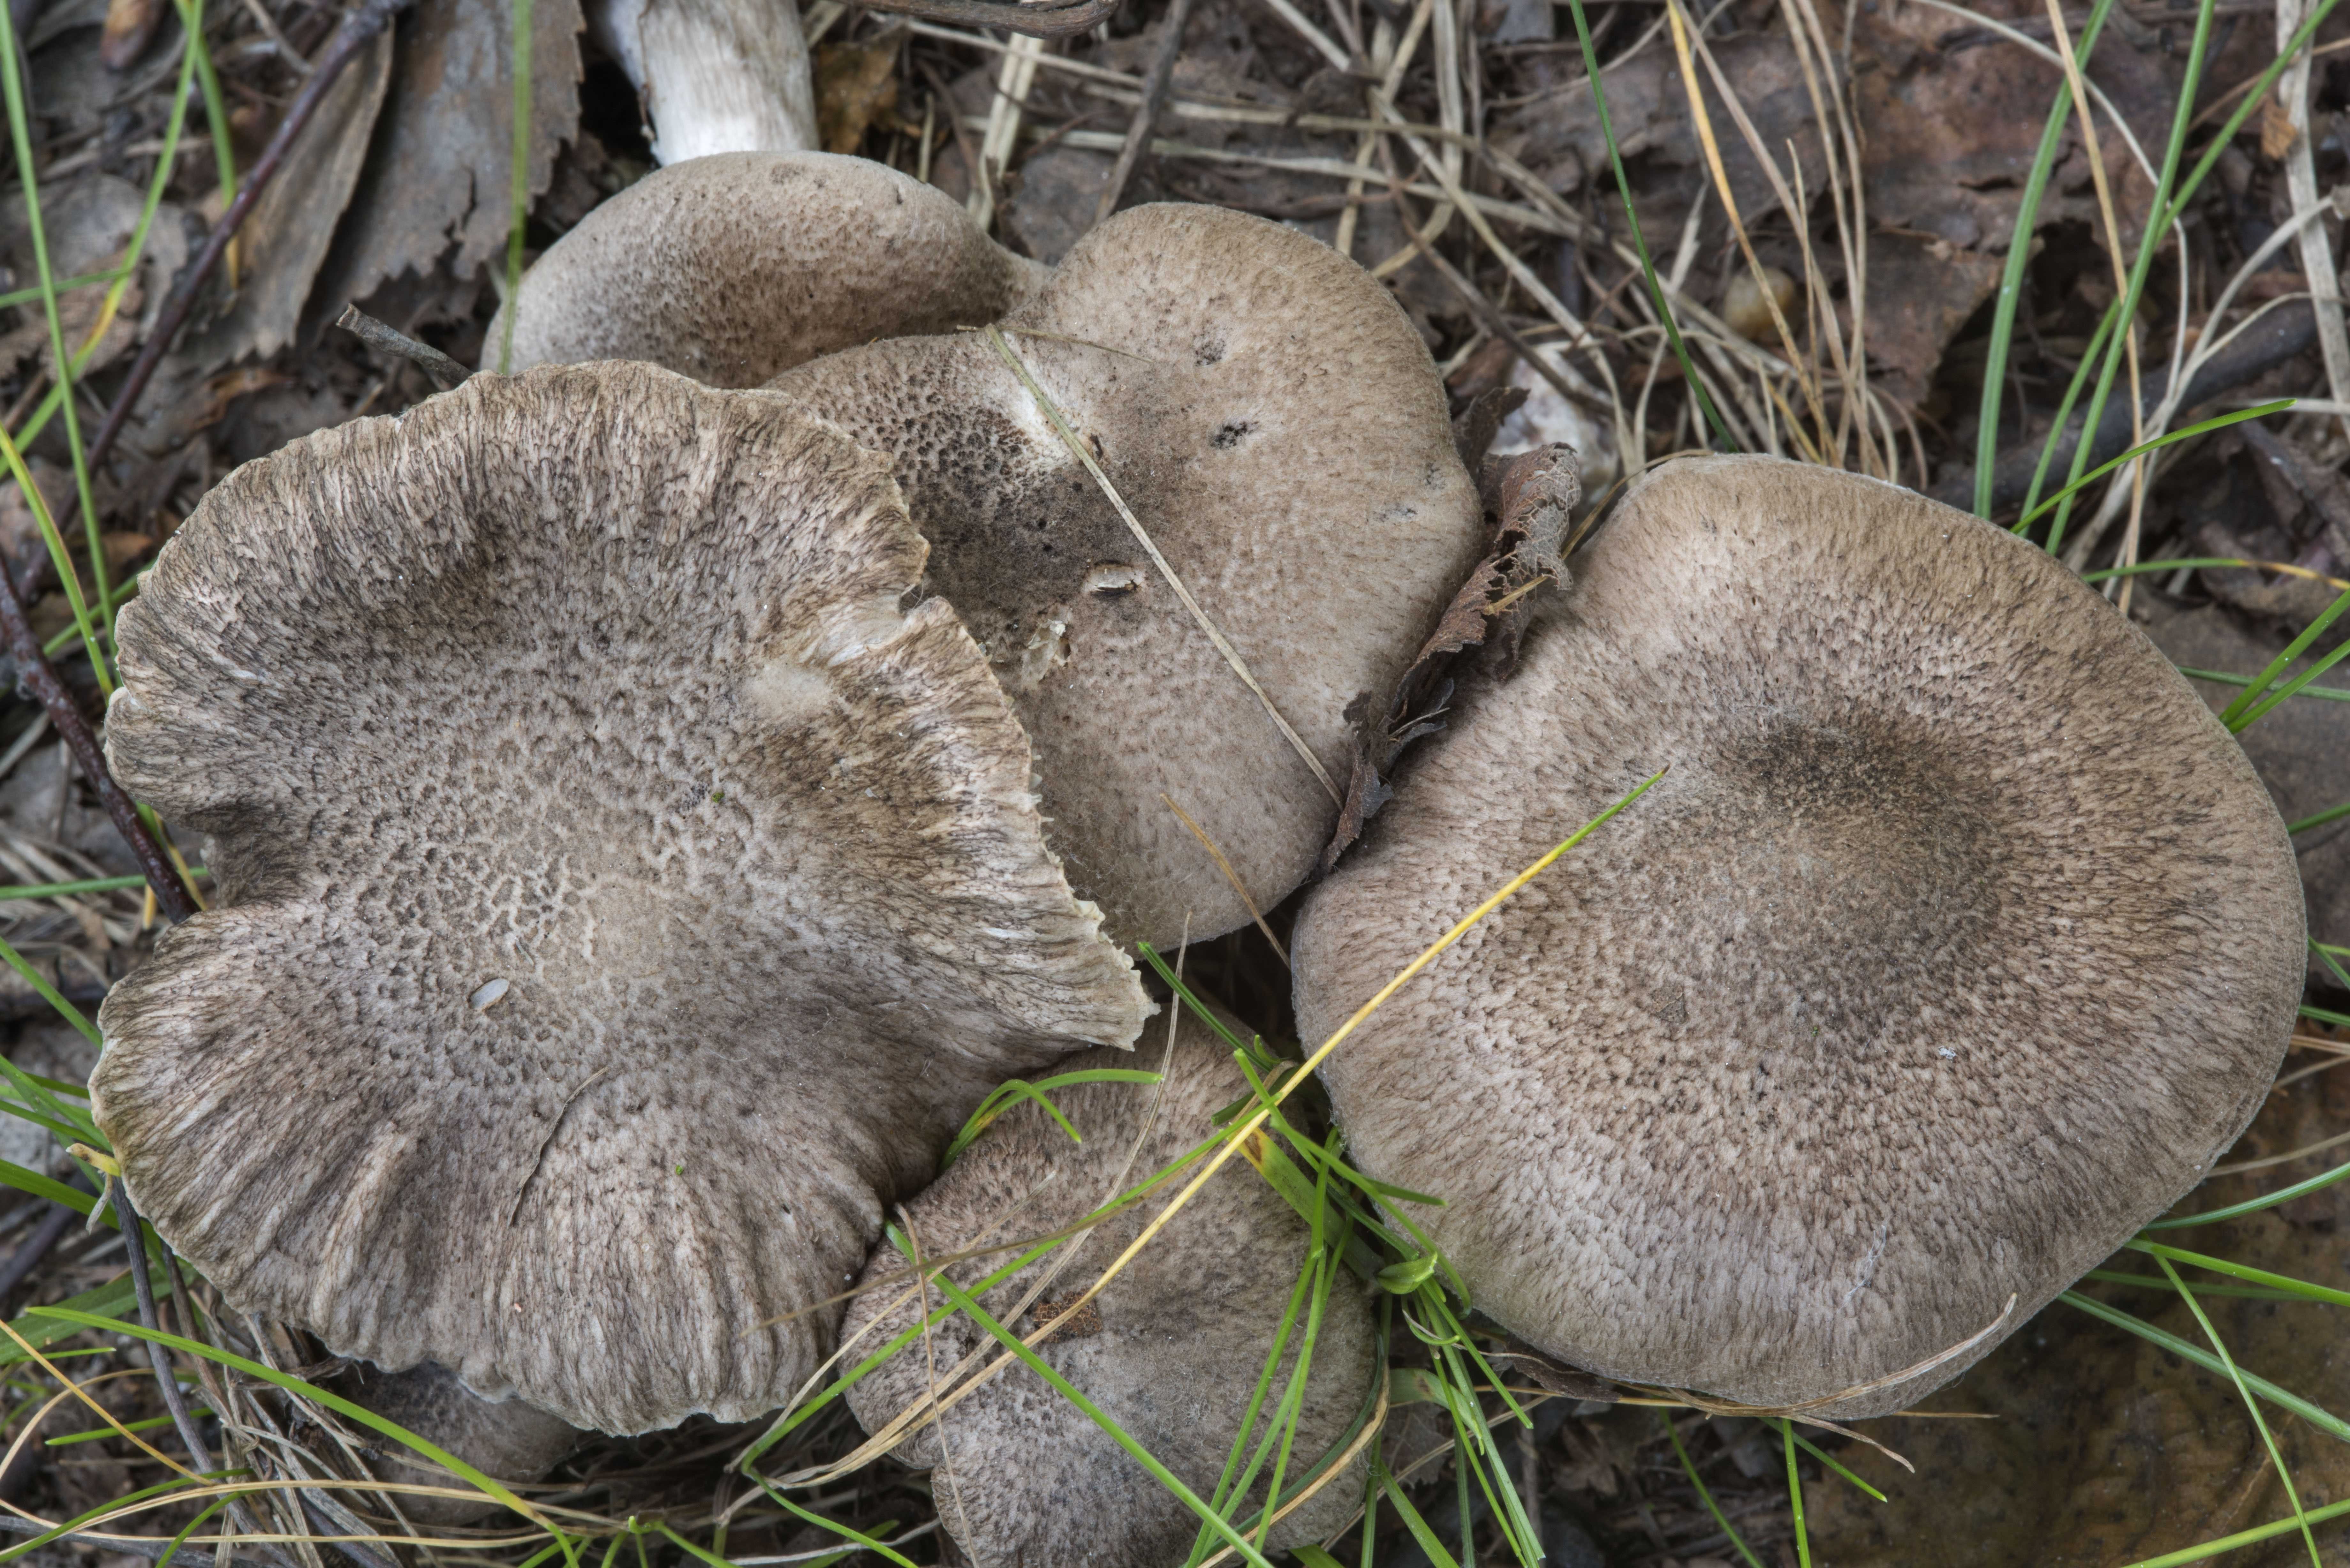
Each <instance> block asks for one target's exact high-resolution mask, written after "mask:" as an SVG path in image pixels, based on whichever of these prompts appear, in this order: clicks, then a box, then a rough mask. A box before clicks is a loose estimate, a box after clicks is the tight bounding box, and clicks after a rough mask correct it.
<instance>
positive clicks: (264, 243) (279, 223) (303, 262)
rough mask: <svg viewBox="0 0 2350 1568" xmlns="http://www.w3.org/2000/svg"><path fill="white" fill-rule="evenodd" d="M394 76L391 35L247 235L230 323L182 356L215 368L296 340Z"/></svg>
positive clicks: (357, 63)
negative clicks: (312, 290)
mask: <svg viewBox="0 0 2350 1568" xmlns="http://www.w3.org/2000/svg"><path fill="white" fill-rule="evenodd" d="M390 78H391V35H390V33H388V32H387V33H381V34H378V35H377V36H376V38H375V41H374V42H373V43H371V44H370V45H369V46H368V49H367V52H366V54H364V55H363V56H361V57H359V59H357V60H354V61H353V62H352V63H351V65H350V67H348V69H346V70H345V71H344V72H343V74H342V75H341V76H340V77H338V78H336V81H335V84H334V86H333V87H332V88H328V92H327V96H326V99H325V101H323V102H322V103H320V104H319V106H318V110H317V114H316V115H315V116H314V117H313V118H312V119H311V120H310V123H309V124H308V125H307V126H305V127H303V129H302V134H301V135H300V136H298V137H296V138H295V140H294V145H293V147H292V148H291V149H289V150H288V151H287V152H286V161H285V162H284V163H283V164H282V165H280V166H279V168H278V171H277V174H276V178H275V179H273V180H271V181H270V182H269V184H268V186H267V187H266V188H265V190H264V191H263V192H262V193H261V198H260V200H259V201H257V202H255V203H254V207H253V211H252V213H251V215H249V216H248V217H247V218H246V219H245V222H244V228H243V229H241V230H240V231H238V234H237V244H238V248H239V254H240V257H241V261H242V267H243V270H242V275H241V276H240V277H239V279H238V288H237V292H236V293H235V295H234V296H233V297H232V298H231V300H230V302H229V304H228V306H227V308H226V309H225V310H224V312H223V313H222V315H221V316H220V317H218V318H217V319H215V320H213V322H212V323H211V324H210V325H208V326H207V327H204V328H203V330H202V331H201V332H200V333H194V334H191V335H190V337H189V338H188V339H186V340H185V341H184V342H183V343H182V347H181V348H180V355H181V357H182V358H183V359H186V360H188V361H189V362H190V363H192V364H194V365H198V366H201V367H203V368H205V369H210V368H212V367H214V366H219V365H225V364H229V363H232V362H234V361H235V360H238V359H241V358H244V357H245V356H246V355H248V354H260V355H264V356H266V355H270V354H275V353H276V351H277V350H278V349H280V348H284V347H285V346H286V344H287V343H289V342H291V341H292V340H293V337H294V332H295V328H296V327H297V326H298V325H299V323H300V321H301V318H302V305H303V302H304V301H305V300H307V298H308V297H309V295H310V284H311V280H312V279H314V278H316V277H317V275H318V266H319V264H320V263H321V262H323V261H324V260H325V259H326V255H327V246H328V244H329V242H331V241H332V240H333V238H334V234H335V219H336V217H337V216H338V215H339V214H340V213H342V211H343V209H344V207H345V206H347V205H348V203H349V202H350V199H351V189H352V187H353V186H354V185H355V184H356V183H357V182H358V181H359V164H360V162H361V161H362V160H363V159H364V158H365V156H366V154H367V145H368V130H369V127H370V126H372V125H373V124H374V123H375V117H376V110H377V109H379V108H380V107H381V106H382V103H383V95H384V89H385V87H386V86H387V85H388V84H389V82H390Z"/></svg>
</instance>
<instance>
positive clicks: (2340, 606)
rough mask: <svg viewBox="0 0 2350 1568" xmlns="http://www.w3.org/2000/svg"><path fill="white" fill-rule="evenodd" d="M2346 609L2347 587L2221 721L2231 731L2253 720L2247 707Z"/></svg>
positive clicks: (2255, 679)
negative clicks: (2248, 715) (2248, 714)
mask: <svg viewBox="0 0 2350 1568" xmlns="http://www.w3.org/2000/svg"><path fill="white" fill-rule="evenodd" d="M2345 610H2350V589H2345V590H2344V591H2343V592H2342V593H2341V594H2339V595H2337V596H2335V597H2334V602H2333V603H2332V604H2330V605H2328V606H2326V607H2325V609H2324V612H2323V613H2321V614H2320V615H2319V616H2318V618H2316V619H2315V620H2314V621H2311V622H2310V623H2309V626H2308V628H2306V629H2305V630H2303V632H2302V634H2301V635H2300V636H2299V637H2296V638H2294V639H2293V640H2292V641H2291V642H2289V643H2287V644H2285V647H2284V651H2283V652H2282V653H2280V654H2278V655H2277V656H2276V657H2275V658H2274V659H2270V660H2269V662H2268V667H2267V668H2266V669H2264V670H2262V671H2261V672H2260V674H2258V675H2256V676H2254V677H2253V678H2252V683H2251V685H2250V686H2247V687H2245V688H2244V690H2243V691H2242V692H2241V693H2240V694H2239V695H2238V696H2237V698H2236V700H2235V701H2233V702H2230V703H2229V704H2228V705H2227V707H2225V708H2224V709H2222V710H2220V722H2221V723H2222V724H2225V725H2227V726H2228V728H2229V729H2230V731H2231V732H2232V731H2239V730H2241V729H2242V728H2243V727H2244V726H2245V725H2246V724H2248V723H2250V722H2251V720H2250V719H2248V718H2246V717H2245V716H2244V715H2245V713H2246V711H2248V710H2250V709H2251V707H2252V706H2253V705H2254V704H2256V703H2257V702H2259V701H2261V699H2262V697H2264V696H2266V695H2267V693H2268V689H2269V687H2270V686H2271V685H2272V683H2274V681H2275V680H2276V679H2277V677H2279V676H2280V675H2282V674H2283V673H2284V672H2285V671H2286V670H2290V669H2291V668H2293V661H2294V660H2295V659H2299V658H2300V657H2301V656H2302V655H2303V653H2306V652H2307V651H2308V650H2309V647H2310V645H2311V644H2312V643H2314V642H2315V641H2316V640H2317V639H2319V638H2320V637H2322V636H2324V633H2325V628H2327V627H2329V626H2332V625H2333V624H2334V622H2335V621H2336V620H2339V619H2340V618H2342V612H2343V611H2345ZM2345 647H2350V644H2345ZM2340 652H2341V650H2340V649H2335V651H2334V657H2337V658H2338V657H2339V656H2340ZM2329 662H2330V661H2329ZM2302 684H2303V685H2306V684H2308V682H2307V681H2306V680H2303V682H2302ZM2262 711H2266V710H2265V709H2264V710H2262Z"/></svg>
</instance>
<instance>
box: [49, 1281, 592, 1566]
mask: <svg viewBox="0 0 2350 1568" xmlns="http://www.w3.org/2000/svg"><path fill="white" fill-rule="evenodd" d="M27 1315H28V1316H32V1317H44V1318H51V1319H55V1320H56V1321H57V1322H60V1323H67V1324H75V1325H77V1326H78V1327H80V1328H95V1329H99V1330H102V1331H104V1332H105V1333H108V1334H130V1335H133V1336H134V1337H136V1338H139V1339H143V1340H146V1341H148V1342H150V1343H151V1344H154V1345H161V1346H163V1347H164V1348H165V1349H167V1350H176V1351H178V1352H179V1353H180V1354H181V1355H196V1356H202V1357H203V1359H205V1360H206V1361H210V1362H213V1363H215V1364H216V1365H218V1366H230V1367H234V1368H235V1369H236V1370H237V1371H239V1372H242V1373H244V1375H245V1376H248V1377H257V1378H259V1379H260V1380H261V1381H263V1382H264V1383H269V1384H274V1385H276V1386H277V1387H280V1388H284V1389H286V1390H288V1391H289V1392H292V1393H296V1394H299V1395H301V1396H303V1397H305V1398H307V1399H312V1400H315V1401H317V1403H318V1404H321V1405H324V1406H325V1407H327V1408H328V1409H329V1410H332V1411H334V1412H335V1414H337V1415H338V1416H340V1417H343V1418H344V1419H346V1420H350V1421H356V1422H358V1423H359V1425H360V1426H363V1427H366V1428H369V1429H370V1430H372V1431H377V1432H380V1433H382V1434H383V1435H384V1436H385V1437H387V1438H390V1439H391V1440H392V1441H394V1442H396V1443H398V1444H400V1446H401V1447H403V1448H406V1449H410V1450H411V1451H413V1452H415V1453H419V1454H421V1455H423V1456H424V1457H425V1458H426V1459H431V1460H432V1462H433V1463H434V1464H436V1465H439V1466H440V1467H441V1468H442V1469H445V1470H448V1471H450V1472H452V1474H455V1475H458V1476H462V1477H463V1479H464V1480H465V1482H466V1483H467V1484H468V1485H470V1486H472V1487H473V1489H474V1490H477V1491H480V1492H481V1493H483V1494H484V1496H486V1497H490V1498H494V1499H495V1500H496V1501H499V1502H501V1503H504V1505H505V1506H506V1507H508V1508H510V1509H512V1510H514V1511H515V1512H516V1513H518V1514H520V1515H522V1516H523V1517H524V1518H525V1519H527V1520H529V1521H531V1522H532V1523H534V1524H536V1525H537V1526H539V1528H541V1529H542V1530H545V1531H546V1532H547V1533H548V1534H550V1535H556V1536H560V1535H562V1533H563V1532H560V1531H558V1530H556V1529H555V1527H554V1526H553V1525H551V1524H549V1523H548V1522H547V1521H546V1518H545V1517H544V1516H543V1515H541V1514H540V1513H539V1511H537V1510H536V1508H534V1507H533V1506H532V1505H531V1504H529V1503H527V1502H525V1501H523V1500H522V1499H521V1498H519V1497H516V1496H515V1494H514V1492H513V1491H512V1490H509V1489H508V1488H507V1486H506V1485H505V1483H504V1481H501V1480H496V1479H494V1477H491V1476H487V1475H484V1474H483V1473H482V1472H481V1471H480V1470H477V1469H474V1468H473V1466H471V1465H469V1464H467V1463H466V1462H465V1461H464V1460H463V1459H459V1458H458V1457H457V1456H456V1455H454V1454H452V1453H451V1452H449V1451H448V1450H447V1449H442V1448H441V1447H439V1446H438V1445H437V1444H433V1443H430V1442H427V1441H426V1440H425V1439H423V1438H420V1437H418V1436H417V1435H416V1434H415V1433H413V1432H411V1431H410V1430H409V1429H408V1428H405V1427H402V1426H400V1425H397V1424H396V1423H394V1422H391V1421H388V1420H386V1419H385V1418H384V1417H381V1416H379V1415H377V1414H376V1413H375V1412H374V1411H372V1410H370V1409H369V1408H368V1407H366V1406H364V1405H361V1404H358V1403H356V1402H355V1401H352V1400H349V1399H346V1398H344V1397H342V1396H341V1395H339V1394H329V1393H328V1392H327V1390H325V1389H324V1388H321V1387H319V1386H317V1384H315V1383H306V1382H304V1381H303V1380H302V1379H301V1378H299V1377H294V1376H287V1375H286V1373H283V1372H280V1371H278V1370H277V1369H276V1367H274V1366H263V1365H262V1364H261V1363H260V1362H258V1361H251V1360H248V1359H246V1358H245V1357H244V1356H242V1355H237V1354H236V1353H235V1352H234V1351H228V1350H223V1349H221V1348H220V1347H219V1346H218V1345H206V1344H204V1343H203V1341H202V1340H197V1339H187V1338H183V1337H182V1336H181V1335H179V1334H166V1333H164V1332H163V1331H162V1330H161V1329H154V1328H148V1327H146V1326H144V1325H143V1324H135V1323H123V1322H121V1321H120V1320H118V1319H115V1318H108V1317H100V1316H99V1315H98V1314H95V1313H87V1312H76V1311H74V1310H72V1309H71V1308H68V1307H62V1306H54V1307H34V1308H32V1309H30V1311H29V1313H28V1314H27ZM565 1555H566V1556H567V1557H572V1558H573V1560H574V1561H575V1562H576V1561H577V1558H576V1556H575V1555H574V1554H573V1553H571V1552H566V1553H565Z"/></svg>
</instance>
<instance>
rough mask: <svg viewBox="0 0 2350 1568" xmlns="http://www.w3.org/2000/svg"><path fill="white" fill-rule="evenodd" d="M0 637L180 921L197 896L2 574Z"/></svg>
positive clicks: (20, 686)
mask: <svg viewBox="0 0 2350 1568" xmlns="http://www.w3.org/2000/svg"><path fill="white" fill-rule="evenodd" d="M0 639H5V641H6V643H7V645H8V653H9V656H10V657H11V658H13V659H15V660H16V687H17V690H19V691H23V692H24V693H25V694H26V696H28V697H30V698H32V699H33V700H34V701H36V702H38V703H39V704H40V705H41V708H42V711H45V712H47V714H48V716H49V722H50V723H51V724H52V725H53V726H55V727H56V729H57V733H58V735H59V736H61V737H62V738H63V739H64V741H65V742H66V745H67V746H68V748H70V749H71V751H72V752H73V759H74V762H75V763H77V764H78V765H79V767H80V768H81V774H82V777H84V778H86V779H88V781H89V785H90V788H92V789H94V790H96V791H97V792H98V802H99V805H102V806H104V807H105V808H106V815H107V816H108V818H109V820H111V821H112V822H113V824H114V829H115V831H116V832H118V833H120V834H121V835H122V838H123V842H124V843H126V844H128V845H130V853H131V854H132V855H134V856H136V857H138V860H139V869H140V872H141V873H143V874H144V875H145V876H146V878H147V885H148V886H149V887H150V888H154V889H155V907H156V908H157V909H161V910H162V911H163V913H164V915H165V916H166V917H168V918H169V919H173V920H184V919H187V918H188V917H189V916H190V915H192V914H194V913H195V912H196V901H195V898H193V897H192V895H191V894H190V893H189V892H188V888H187V885H186V884H185V883H183V882H182V881H181V880H180V874H179V872H177V871H176V870H174V869H172V861H171V857H169V856H167V855H165V854H164V853H163V846H161V844H158V843H157V842H156V841H155V836H154V835H153V834H151V833H150V832H148V831H147V824H146V823H145V822H143V821H141V820H140V815H139V808H138V806H137V805H133V804H132V802H131V799H130V796H129V795H128V794H124V793H123V789H122V786H121V785H120V784H117V783H115V782H114V775H113V774H110V773H109V772H107V770H106V757H105V754H104V753H101V752H100V751H99V746H98V737H97V735H95V734H94V733H92V732H91V731H90V727H89V722H88V720H86V719H84V718H83V717H82V716H81V707H80V705H79V704H78V703H77V702H76V701H74V697H73V693H72V692H70V691H67V690H66V683H65V682H64V681H63V680H59V679H58V678H57V671H56V670H53V669H51V668H50V666H49V660H48V656H47V654H45V653H43V652H42V651H41V639H39V638H38V637H36V636H35V635H34V634H33V625H32V622H31V621H30V620H29V619H27V618H26V615H25V602H24V601H23V600H22V599H20V598H18V597H16V585H15V584H14V583H12V582H10V581H9V580H8V574H7V573H6V572H0Z"/></svg>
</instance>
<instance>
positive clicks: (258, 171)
mask: <svg viewBox="0 0 2350 1568" xmlns="http://www.w3.org/2000/svg"><path fill="white" fill-rule="evenodd" d="M411 3H412V0H362V3H361V4H360V5H358V6H356V7H354V8H353V9H352V10H351V12H350V13H349V14H348V16H345V17H344V18H343V23H342V26H339V27H338V28H336V29H335V36H333V37H332V38H330V39H328V41H327V47H326V48H325V49H324V50H322V51H321V52H320V53H319V56H318V57H317V59H316V60H313V61H312V62H311V63H310V76H309V79H308V80H307V81H305V82H304V83H303V84H302V90H301V91H300V92H299V93H297V94H296V95H295V99H294V101H293V103H292V104H291V105H289V106H288V107H287V109H286V118H285V119H281V120H279V121H278V122H277V130H276V134H275V135H273V136H271V137H270V139H269V145H268V146H267V147H265V148H264V149H262V152H261V156H260V157H259V158H258V159H255V161H254V165H253V168H252V169H251V170H250V171H248V172H247V173H246V174H245V177H244V182H243V183H242V184H241V185H239V186H238V188H237V192H236V199H235V200H234V201H233V202H230V203H229V204H228V211H226V212H224V213H222V214H221V218H220V222H219V223H214V224H213V232H212V236H211V237H210V238H209V239H207V240H205V241H204V248H203V250H202V251H201V252H199V253H198V254H197V256H196V260H195V265H192V266H191V267H189V268H188V270H187V271H186V272H185V273H184V274H182V275H181V278H180V282H179V284H178V286H176V287H174V288H173V289H172V296H171V297H170V298H169V299H167V300H165V301H164V302H163V308H162V310H161V313H160V314H159V315H158V316H157V317H156V320H155V329H154V330H153V331H152V332H151V333H149V334H148V335H147V341H146V342H145V343H144V344H142V345H140V349H139V358H137V359H136V360H134V361H132V363H131V366H130V375H129V376H127V377H125V378H124V379H123V382H122V389H121V390H120V392H118V393H116V394H115V398H114V405H113V407H111V408H109V409H108V410H106V422H105V423H104V424H102V425H100V426H99V427H98V435H97V437H96V439H94V440H93V441H91V442H90V443H89V459H88V462H89V466H90V467H92V468H96V467H97V466H98V465H99V463H101V462H105V461H106V454H107V453H108V452H110V451H112V450H113V448H114V442H115V438H116V437H118V436H120V434H121V433H122V427H123V425H124V424H125V423H127V422H128V421H130V410H131V409H132V408H133V407H135V406H136V405H137V404H138V401H139V399H140V395H141V394H142V393H144V392H145V391H146V390H147V383H148V382H150V381H151V380H153V379H155V370H156V368H157V367H158V366H160V365H161V364H162V362H163V356H164V355H165V354H166V353H167V352H169V351H170V349H171V347H172V339H173V338H175V337H178V336H179V335H180V328H181V327H184V326H185V325H187V320H188V312H189V311H191V310H192V309H194V308H195V304H196V296H197V294H198V293H199V292H201V291H202V289H203V286H204V281H205V279H207V278H209V277H211V276H212V274H213V268H214V267H216V266H218V265H220V259H221V257H222V256H223V255H224V254H227V251H228V247H229V242H230V241H232V240H234V239H235V238H236V232H237V230H239V229H241V228H243V227H244V220H245V219H246V218H247V217H248V216H249V215H251V213H252V212H253V209H254V205H255V202H259V201H260V200H261V193H262V192H263V191H265V190H266V189H268V186H269V182H270V179H271V177H272V176H274V175H276V172H277V171H278V169H279V168H280V167H282V166H283V165H284V163H285V161H286V153H287V151H290V150H291V149H292V148H293V145H294V142H295V140H296V138H297V137H299V136H300V135H301V134H302V131H303V129H304V128H305V127H307V125H308V124H309V123H310V120H311V118H312V117H313V116H315V115H316V114H317V112H318V106H319V104H321V103H323V102H324V101H326V97H327V94H328V91H329V90H331V89H332V88H333V87H334V85H335V79H336V78H338V77H340V76H341V75H342V74H343V69H344V67H347V66H348V65H349V64H350V63H351V62H352V61H353V60H355V59H357V58H358V57H359V52H360V51H361V50H363V49H365V48H366V47H368V45H369V44H370V43H371V42H373V41H374V39H375V36H376V35H377V34H378V33H380V32H382V31H383V30H384V28H385V27H386V26H389V25H390V21H391V19H392V17H394V16H398V15H399V14H400V12H401V11H402V10H404V9H406V8H407V7H408V5H411ZM1008 8H1009V7H1007V9H1008ZM159 897H160V895H159Z"/></svg>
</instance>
